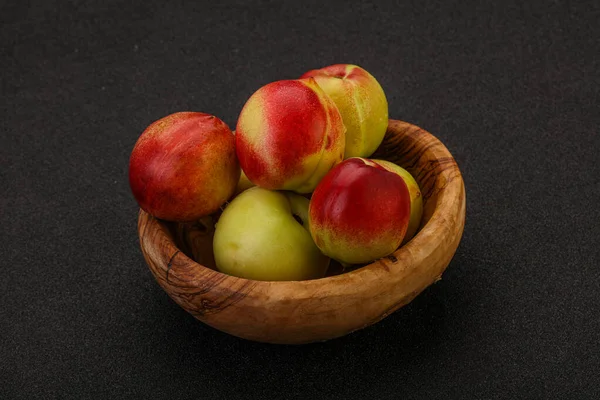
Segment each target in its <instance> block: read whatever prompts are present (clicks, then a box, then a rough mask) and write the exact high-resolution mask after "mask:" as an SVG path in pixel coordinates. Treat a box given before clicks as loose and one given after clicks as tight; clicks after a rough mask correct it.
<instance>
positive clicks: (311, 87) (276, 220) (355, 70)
mask: <svg viewBox="0 0 600 400" xmlns="http://www.w3.org/2000/svg"><path fill="white" fill-rule="evenodd" d="M387 125H388V103H387V99H386V96H385V93H384V91H383V89H382V88H381V86H380V84H379V83H378V82H377V80H376V79H375V78H374V77H373V76H372V75H371V74H370V73H368V72H367V71H366V70H364V69H363V68H360V67H358V66H356V65H347V64H337V65H332V66H329V67H326V68H322V69H318V70H312V71H309V72H307V73H305V74H304V75H302V76H301V77H300V79H295V80H281V81H277V82H272V83H269V84H267V85H265V86H263V87H261V88H260V89H258V90H257V91H256V92H255V93H254V94H253V95H252V96H251V97H250V98H249V99H248V101H247V102H246V104H245V105H244V107H243V109H242V111H241V113H240V115H239V118H238V121H237V126H236V130H235V132H232V131H231V130H230V129H229V127H228V126H227V125H226V124H225V123H224V122H223V121H221V120H220V119H219V118H217V117H215V116H212V115H208V114H205V113H199V112H179V113H175V114H171V115H169V116H166V117H164V118H162V119H160V120H158V121H156V122H154V123H152V124H151V125H150V126H148V128H146V130H145V131H144V132H143V133H142V134H141V136H140V137H139V139H138V141H137V143H136V144H135V147H134V148H133V151H132V154H131V158H130V163H129V183H130V186H131V190H132V192H133V195H134V197H135V199H136V201H137V202H138V204H139V205H140V207H141V208H142V209H143V210H145V211H146V212H148V213H149V214H151V215H153V216H154V217H156V218H160V219H164V220H169V221H181V222H184V221H194V220H197V219H199V218H201V217H204V216H207V215H211V214H214V213H215V212H217V211H218V210H220V209H221V210H223V212H222V213H221V215H220V217H219V219H218V221H217V223H216V227H215V234H214V240H213V250H214V256H215V262H216V265H217V268H218V269H219V270H220V271H221V272H223V273H226V274H230V275H234V276H238V277H242V278H247V279H256V280H279V281H281V280H304V279H316V278H321V277H324V276H325V274H326V272H327V268H328V266H329V264H330V259H331V258H333V259H335V260H337V261H339V262H340V263H341V264H342V265H345V266H347V265H354V264H364V263H368V262H370V261H373V260H376V259H378V258H382V257H385V256H387V255H389V254H391V253H393V252H394V251H395V250H396V249H397V248H398V247H399V246H401V245H402V244H404V243H406V242H407V241H408V240H410V239H411V238H412V237H413V236H414V235H415V233H416V231H417V229H418V228H419V224H420V221H421V215H422V210H423V203H422V198H421V193H420V190H419V186H418V185H417V182H416V181H415V180H414V178H413V177H412V176H411V175H410V174H409V173H408V172H407V171H406V170H404V169H403V168H401V167H400V166H398V165H395V164H393V163H391V162H388V161H384V160H373V159H368V158H367V157H369V156H371V155H372V154H373V153H374V151H375V150H376V149H377V147H379V145H380V144H381V142H382V140H383V137H384V135H385V132H386V130H387Z"/></svg>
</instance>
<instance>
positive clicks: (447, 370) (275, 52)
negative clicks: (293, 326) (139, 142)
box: [0, 0, 600, 399]
mask: <svg viewBox="0 0 600 400" xmlns="http://www.w3.org/2000/svg"><path fill="white" fill-rule="evenodd" d="M496 3H497V4H496ZM570 3H571V4H569V2H559V1H549V2H541V1H534V2H521V1H519V2H513V3H512V4H504V5H500V2H495V3H489V4H487V5H486V4H484V3H481V2H469V1H436V2H417V1H415V2H396V3H395V4H392V3H391V2H389V3H386V4H384V3H377V4H368V3H362V2H357V3H350V2H345V3H333V2H326V1H324V0H323V1H317V2H303V1H299V0H297V1H288V2H276V1H271V2H267V1H263V2H254V3H252V5H250V4H251V3H250V2H248V3H246V2H242V1H239V2H219V1H216V0H215V1H213V2H200V3H192V2H188V3H186V2H180V1H173V2H164V3H161V2H158V1H147V2H141V1H137V2H132V1H102V2H100V1H98V2H87V1H81V2H76V1H43V2H42V1H38V2H33V1H15V2H7V1H4V2H2V3H1V4H2V5H1V6H0V21H1V24H2V30H1V33H0V51H1V53H0V54H1V57H0V62H1V69H2V78H1V85H2V86H1V91H2V97H1V99H0V110H1V115H0V117H1V118H0V132H1V137H0V160H1V163H2V167H1V169H0V211H1V213H0V249H1V257H0V259H1V263H2V264H1V267H2V268H1V275H0V300H1V302H0V340H1V342H0V344H1V346H0V398H1V399H13V398H15V399H16V398H20V399H33V398H69V399H71V398H72V399H84V398H157V399H163V398H209V399H234V398H246V397H249V396H251V395H259V396H260V397H262V398H272V399H300V398H302V399H313V398H332V399H333V398H359V399H367V398H373V399H380V398H381V399H397V398H406V399H413V398H414V399H450V398H462V399H496V398H498V399H499V398H508V399H510V398H560V399H564V398H587V399H597V398H599V396H600V377H599V371H600V343H599V342H600V333H599V332H600V317H599V315H600V272H599V271H600V269H599V267H600V240H599V238H600V229H599V227H598V223H599V222H600V207H599V206H598V202H599V198H600V179H599V175H600V167H599V163H598V161H599V158H600V157H599V156H598V151H599V150H600V134H599V133H598V127H599V126H600V112H599V111H600V109H599V103H600V97H599V93H600V90H599V84H600V80H599V74H598V69H599V68H600V44H599V43H600V42H599V40H600V29H599V26H598V24H599V21H600V6H599V5H598V4H599V3H598V2H595V1H586V2H584V1H580V2H570ZM334 63H356V64H358V65H361V66H363V67H364V68H365V69H367V70H368V71H370V72H371V73H372V74H373V75H374V76H375V77H376V78H377V79H378V80H379V81H380V83H381V84H382V86H383V88H384V89H385V91H386V93H387V96H388V100H389V104H390V117H392V118H396V119H403V120H406V121H409V122H412V123H415V124H417V125H419V126H421V127H423V128H425V129H427V130H429V131H430V132H432V133H433V134H434V135H436V136H437V137H438V138H440V139H441V140H442V141H443V142H444V143H445V144H446V145H447V147H448V148H449V149H450V151H451V152H452V153H453V154H454V156H455V158H456V159H457V161H458V164H459V166H460V168H461V171H462V173H463V175H464V179H465V184H466V190H467V224H466V228H465V233H464V237H463V240H462V242H461V245H460V247H459V249H458V251H457V253H456V256H455V257H454V259H453V261H452V263H451V264H450V266H449V268H448V270H447V272H446V273H445V274H444V276H443V278H444V279H443V280H442V281H441V282H439V283H437V284H436V285H434V286H433V287H430V288H429V289H428V290H426V291H425V292H424V293H422V294H421V295H420V296H419V297H418V298H417V299H416V300H414V301H413V302H412V303H411V304H410V305H408V306H406V307H405V308H403V309H401V310H399V311H398V312H396V313H395V314H393V315H391V316H390V317H388V318H387V319H385V320H384V321H382V322H381V323H379V324H377V325H375V326H372V327H370V328H367V329H365V330H363V331H360V332H357V333H353V334H351V335H349V336H346V337H344V338H341V339H336V340H332V341H330V342H326V343H323V344H314V345H304V346H275V345H265V344H259V343H254V342H248V341H245V340H241V339H237V338H235V337H232V336H229V335H226V334H223V333H221V332H219V331H216V330H214V329H212V328H209V327H207V326H205V325H203V324H202V323H200V322H198V321H196V320H195V319H194V318H192V317H191V316H190V315H188V314H187V313H185V312H184V311H183V310H182V309H180V308H179V307H178V306H177V305H176V304H175V303H174V302H173V301H171V300H170V298H169V297H168V296H167V295H166V294H165V293H164V292H163V291H162V290H161V289H160V287H159V286H158V285H157V284H156V282H155V281H154V279H153V278H152V275H151V274H150V272H149V270H148V268H147V267H146V265H145V263H144V261H143V258H142V255H141V252H140V250H139V245H138V240H137V236H136V217H137V206H136V204H135V201H134V200H133V197H132V196H131V194H130V191H129V186H128V182H127V165H128V158H129V154H130V151H131V149H132V147H133V145H134V143H135V141H136V139H137V137H138V135H139V134H140V133H141V132H142V131H143V130H144V128H145V127H146V126H147V125H148V124H150V123H151V122H152V121H154V120H156V119H159V118H161V117H163V116H165V115H167V114H170V113H173V112H176V111H184V110H191V111H203V112H207V113H211V114H214V115H217V116H219V117H220V118H222V119H223V120H224V121H226V122H227V123H228V124H229V125H230V126H232V127H234V126H235V123H236V119H237V115H238V113H239V111H240V109H241V107H242V105H243V104H244V102H245V100H246V99H247V98H248V97H249V96H250V95H251V94H252V93H253V92H254V91H255V90H256V89H258V88H259V87H260V86H262V85H264V84H266V83H268V82H270V81H273V80H279V79H286V78H296V77H298V76H299V75H301V74H302V73H303V72H305V71H306V70H309V69H313V68H319V67H323V66H326V65H329V64H334Z"/></svg>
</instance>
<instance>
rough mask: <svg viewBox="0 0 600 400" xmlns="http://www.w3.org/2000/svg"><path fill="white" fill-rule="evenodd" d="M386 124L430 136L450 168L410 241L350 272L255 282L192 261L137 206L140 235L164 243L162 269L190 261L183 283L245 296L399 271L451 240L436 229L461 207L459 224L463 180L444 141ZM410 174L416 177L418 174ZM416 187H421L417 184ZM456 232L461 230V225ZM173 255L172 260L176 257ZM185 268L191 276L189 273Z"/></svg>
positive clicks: (319, 287)
mask: <svg viewBox="0 0 600 400" xmlns="http://www.w3.org/2000/svg"><path fill="white" fill-rule="evenodd" d="M388 129H402V130H405V131H407V133H405V134H416V133H418V134H419V135H424V137H426V139H427V140H431V141H432V145H431V146H429V145H428V146H427V147H428V148H427V151H428V152H430V153H431V154H433V155H434V158H435V161H436V162H437V164H440V163H447V164H448V166H449V167H451V168H443V169H442V170H441V172H439V175H438V176H437V177H436V179H435V180H434V181H436V182H437V181H438V180H439V179H445V182H444V185H443V186H442V187H440V188H435V186H436V185H434V189H433V190H437V193H436V194H437V198H436V203H435V206H434V211H433V213H432V215H431V216H430V217H429V220H428V221H427V223H426V224H425V225H423V226H421V227H420V229H419V230H418V231H417V233H416V235H415V236H414V237H413V238H412V239H411V240H410V241H408V242H407V243H405V244H404V245H402V246H401V247H400V248H398V249H397V250H396V251H395V252H394V253H392V254H390V255H388V256H386V257H384V258H381V259H378V260H375V261H373V262H371V263H370V264H367V265H365V266H362V267H360V268H357V269H354V270H352V271H349V272H344V273H342V274H338V275H333V276H326V277H323V278H318V279H311V280H302V281H259V280H252V279H246V278H240V277H236V276H232V275H228V274H225V273H222V272H220V271H218V270H213V269H211V268H208V267H206V266H204V265H202V264H199V263H197V262H196V261H195V260H193V259H191V258H189V257H188V256H187V255H186V254H185V253H184V252H183V251H181V250H180V249H179V248H178V247H177V245H176V244H175V241H174V238H173V237H172V235H171V233H170V232H169V231H168V228H167V227H166V225H165V224H164V223H163V222H162V221H160V220H158V219H156V218H155V217H153V216H151V215H149V214H148V213H146V212H145V211H143V210H141V209H140V211H139V218H138V230H139V236H140V240H141V238H142V236H144V235H145V234H146V231H147V230H153V231H156V233H157V234H158V239H159V240H160V241H161V242H163V243H164V244H165V245H166V247H165V250H164V252H165V253H167V254H168V269H170V271H169V270H168V271H167V273H169V272H170V273H171V274H177V269H176V268H175V267H174V266H175V265H182V264H183V265H187V266H188V267H189V266H193V268H191V269H190V268H188V269H186V273H185V275H186V280H187V281H188V282H193V281H196V280H206V279H214V280H216V281H219V282H222V281H227V285H222V284H220V286H228V287H230V288H240V287H244V288H247V287H252V290H249V291H248V292H247V293H246V294H245V297H246V296H249V297H252V296H253V293H261V297H264V292H272V295H273V296H277V295H278V294H285V298H286V299H291V300H293V299H297V300H301V299H305V298H309V297H313V296H314V294H315V293H317V292H319V293H321V295H330V296H345V295H349V294H353V295H355V294H356V292H357V290H359V291H360V290H361V289H360V288H361V287H362V286H363V285H362V283H364V282H367V281H372V280H373V279H375V280H378V279H382V276H383V274H385V273H386V272H387V273H390V271H396V272H398V271H400V270H402V268H403V266H402V264H407V263H406V261H408V260H414V259H422V258H427V257H428V256H429V255H431V254H432V253H433V252H434V251H435V250H436V248H437V247H438V246H439V244H440V242H444V241H446V242H448V241H451V240H452V238H448V237H447V235H440V234H439V232H440V231H442V232H445V233H448V230H444V229H441V230H440V228H443V227H444V226H445V225H447V224H448V219H449V218H460V213H461V209H462V213H463V215H462V218H463V224H464V207H465V205H464V203H465V198H464V195H465V193H464V182H463V180H462V176H461V174H460V171H459V169H458V166H457V165H456V161H455V160H454V157H453V156H452V155H451V154H450V152H449V151H448V149H447V148H446V146H445V145H444V144H443V143H442V142H441V141H440V140H439V139H437V138H436V137H435V136H434V135H432V134H431V133H429V132H428V131H426V130H424V129H422V128H420V127H418V126H416V125H413V124H410V123H408V122H404V121H399V120H393V119H390V120H389V127H388ZM423 154H425V151H424V152H423V153H422V154H420V155H419V156H418V158H421V157H422V156H423ZM430 163H431V161H430ZM433 164H435V163H432V165H429V166H428V169H427V170H426V171H424V174H426V173H427V171H429V170H432V169H434V168H438V166H437V165H433ZM415 178H416V179H417V180H419V179H418V178H417V177H415ZM419 186H421V183H420V184H419ZM423 189H424V188H423V187H421V191H422V192H423ZM461 196H462V197H461ZM142 222H145V226H143V227H142ZM460 234H461V235H462V229H461V231H460ZM452 255H453V254H452ZM145 256H146V255H145ZM155 256H156V254H150V255H149V257H155ZM175 260H177V261H176V262H175ZM401 261H403V262H401ZM408 264H410V263H408ZM153 273H154V271H153ZM190 273H191V275H192V276H190ZM352 283H355V284H352ZM334 288H335V289H334ZM232 291H233V290H232ZM417 294H418V293H417Z"/></svg>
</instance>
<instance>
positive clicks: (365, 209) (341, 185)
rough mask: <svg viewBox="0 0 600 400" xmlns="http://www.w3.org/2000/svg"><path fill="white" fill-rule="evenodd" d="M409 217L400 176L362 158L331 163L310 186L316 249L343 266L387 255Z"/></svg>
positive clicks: (400, 237)
mask: <svg viewBox="0 0 600 400" xmlns="http://www.w3.org/2000/svg"><path fill="white" fill-rule="evenodd" d="M409 218H410V195H409V193H408V188H407V187H406V184H405V183H404V180H403V179H402V178H400V177H399V176H398V175H397V174H395V173H392V172H389V171H387V170H386V169H385V168H383V167H381V166H380V165H378V164H376V163H374V162H372V161H371V160H368V159H363V158H349V159H347V160H345V161H344V162H342V163H340V164H338V165H337V166H335V167H334V168H333V169H332V170H331V171H330V172H329V173H328V174H327V175H326V176H325V178H323V180H322V181H321V183H319V186H317V188H316V189H315V191H314V193H313V195H312V198H311V201H310V207H309V220H310V232H311V234H312V237H313V239H314V241H315V243H316V244H317V246H318V247H319V249H321V251H322V252H323V253H324V254H326V255H328V256H329V257H331V258H334V259H336V260H338V261H340V262H342V263H346V264H361V263H366V262H370V261H373V260H376V259H378V258H381V257H385V256H387V255H389V254H391V253H393V252H394V251H395V250H396V249H397V248H398V247H399V246H400V243H402V239H403V238H404V235H405V234H406V230H407V228H408V222H409Z"/></svg>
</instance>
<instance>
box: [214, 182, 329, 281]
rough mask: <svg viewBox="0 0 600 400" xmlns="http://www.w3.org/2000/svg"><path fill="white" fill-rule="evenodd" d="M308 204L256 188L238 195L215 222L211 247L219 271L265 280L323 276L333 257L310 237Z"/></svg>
mask: <svg viewBox="0 0 600 400" xmlns="http://www.w3.org/2000/svg"><path fill="white" fill-rule="evenodd" d="M308 206H309V201H308V199H306V198H304V197H302V196H300V195H298V194H295V193H292V192H279V191H271V190H267V189H263V188H260V187H253V188H250V189H247V190H245V191H244V192H242V193H241V194H239V195H238V196H237V197H236V198H235V199H233V200H232V201H231V203H229V205H228V206H227V207H226V208H225V210H224V211H223V214H222V215H221V217H220V218H219V220H218V221H217V224H216V228H215V236H214V239H213V250H214V255H215V262H216V264H217V268H218V269H219V271H221V272H223V273H226V274H229V275H233V276H237V277H240V278H246V279H254V280H266V281H294V280H305V279H316V278H322V277H323V276H325V272H326V271H327V267H328V266H329V258H328V257H326V256H325V255H323V254H322V253H321V252H320V251H319V249H318V248H317V246H316V245H315V243H314V242H313V240H312V238H311V236H310V232H309V228H308ZM294 215H296V217H294ZM296 218H298V219H299V220H300V221H302V224H301V223H300V222H298V220H296Z"/></svg>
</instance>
